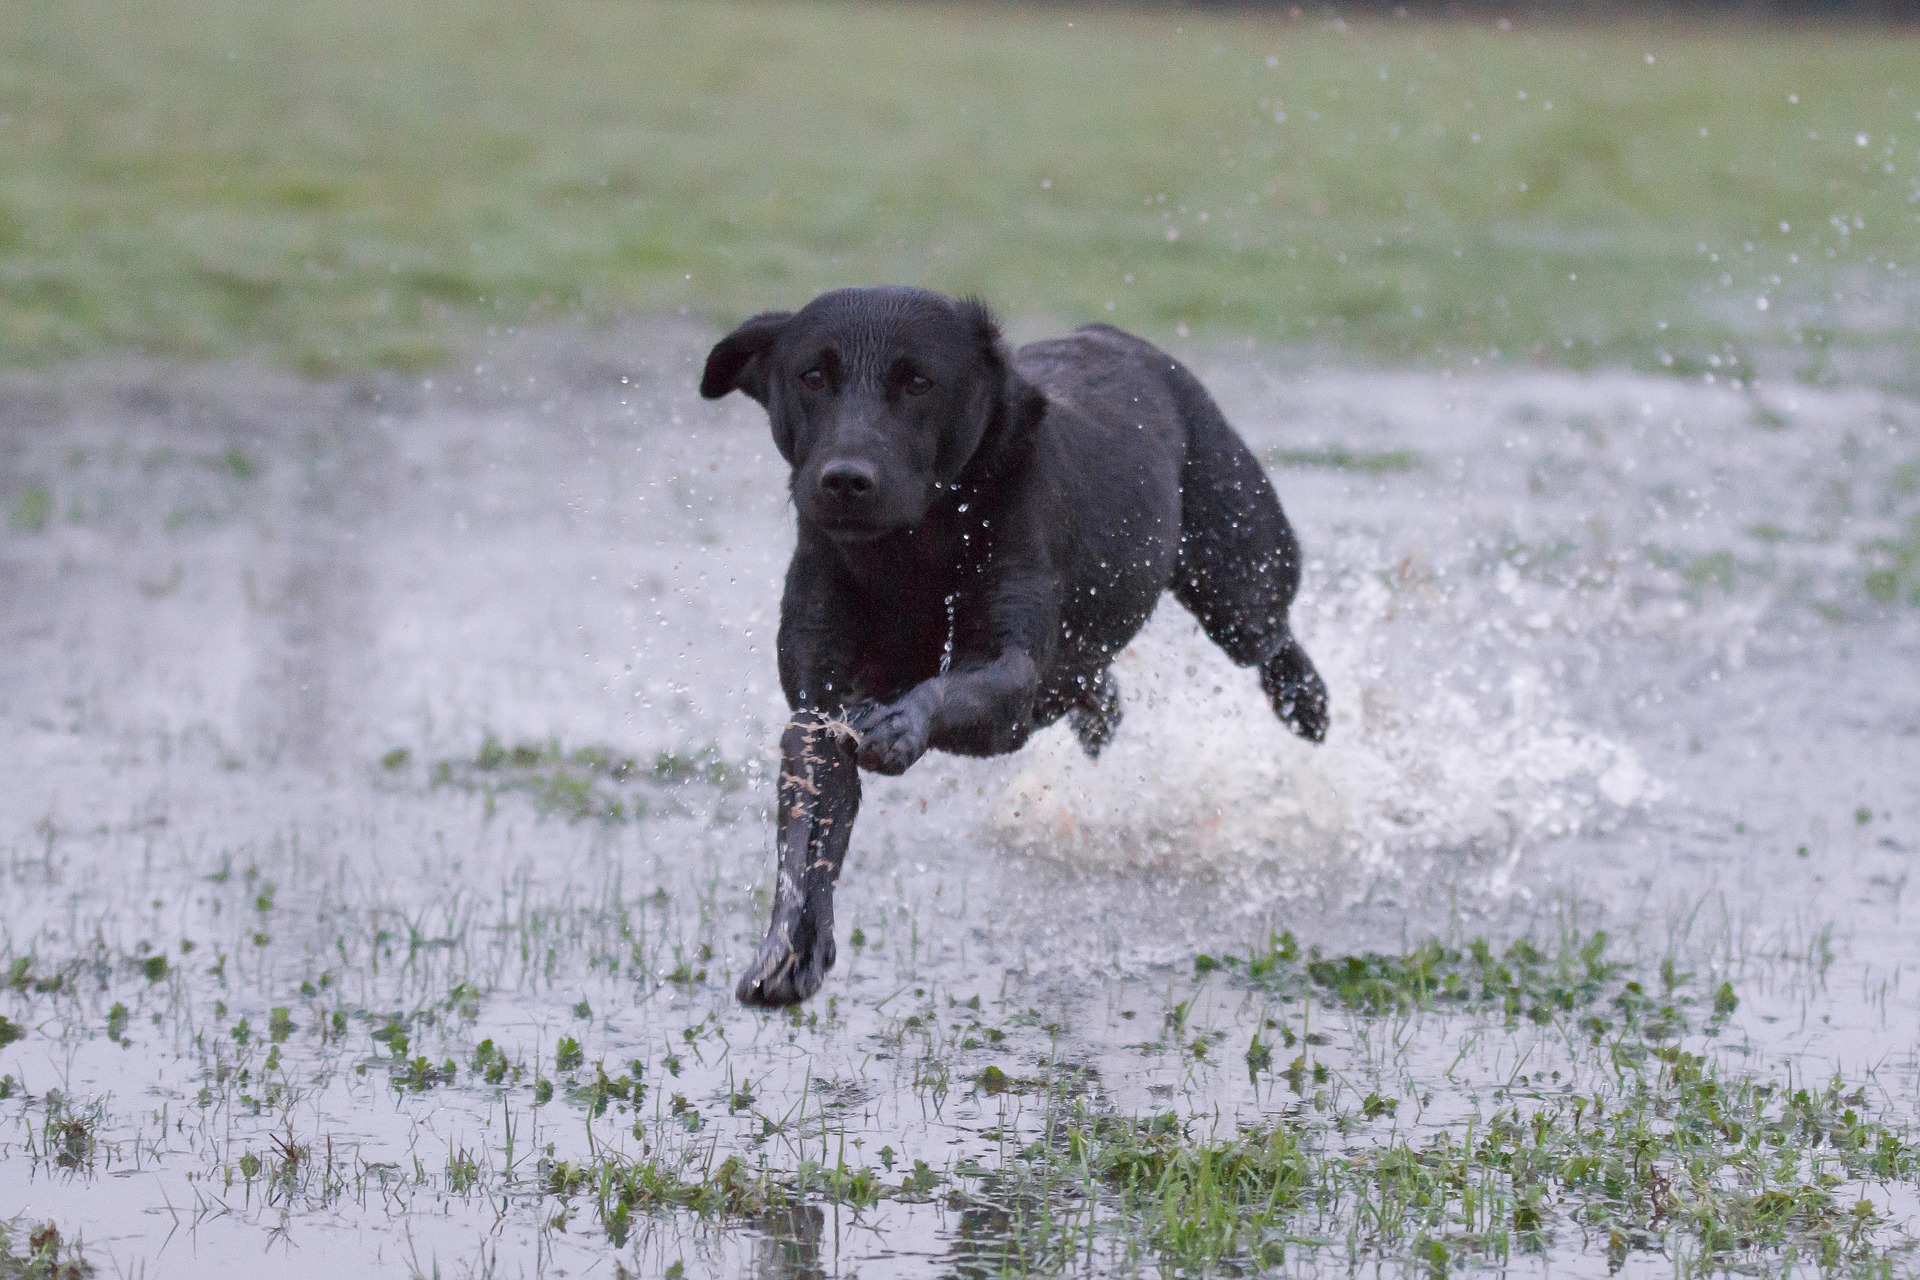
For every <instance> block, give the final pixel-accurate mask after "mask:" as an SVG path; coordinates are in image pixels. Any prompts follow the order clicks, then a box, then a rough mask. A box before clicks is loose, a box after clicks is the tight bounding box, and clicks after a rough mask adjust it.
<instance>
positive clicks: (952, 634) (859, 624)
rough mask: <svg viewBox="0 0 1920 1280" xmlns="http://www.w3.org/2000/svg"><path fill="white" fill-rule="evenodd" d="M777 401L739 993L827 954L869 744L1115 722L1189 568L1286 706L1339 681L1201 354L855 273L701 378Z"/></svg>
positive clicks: (1098, 730) (1294, 712)
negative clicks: (769, 610)
mask: <svg viewBox="0 0 1920 1280" xmlns="http://www.w3.org/2000/svg"><path fill="white" fill-rule="evenodd" d="M736 390H738V391H744V392H746V393H747V394H748V395H750V396H752V397H753V398H754V399H755V400H758V401H759V402H760V403H761V404H762V405H765V406H766V410H767V416H768V417H769V418H770V419H771V420H772V423H773V439H774V443H775V444H776V445H778V446H779V449H780V453H781V455H782V456H784V457H785V458H786V460H787V461H788V462H789V463H790V464H791V465H792V467H793V476H792V481H791V486H792V492H793V502H794V506H795V507H796V508H797V509H798V512H799V522H800V540H799V545H798V546H797V547H796V548H795V549H794V553H793V563H792V564H791V565H790V566H789V567H788V569H787V584H786V596H785V599H784V600H783V601H782V603H781V607H780V684H781V687H782V688H783V689H784V690H785V691H786V695H787V703H788V705H789V706H791V707H792V708H793V712H794V717H793V720H792V722H791V723H790V724H789V725H788V726H787V730H786V732H785V733H784V734H783V735H782V737H781V739H780V783H779V798H778V804H779V811H778V812H779V817H778V837H777V844H778V849H779V862H780V879H779V885H778V888H777V889H776V891H775V896H774V907H773V923H772V926H771V927H770V928H769V930H768V932H767V938H766V941H765V942H764V943H763V944H762V945H761V947H760V953H759V955H758V956H756V957H755V959H754V962H753V964H752V966H751V967H749V968H748V970H747V972H746V976H745V977H743V978H742V979H741V980H740V985H739V991H738V994H739V997H740V999H741V1000H743V1001H745V1002H747V1003H748V1004H758V1005H767V1006H779V1005H787V1004H794V1003H797V1002H798V1001H801V1000H804V999H806V998H807V997H808V996H810V995H812V994H813V993H814V992H815V991H816V990H818V989H819V986H820V983H821V980H822V979H823V978H824V977H825V976H826V972H827V970H828V969H829V968H831V967H832V966H833V958H834V948H833V887H834V883H835V881H836V879H837V878H838V876H839V873H840V864H841V861H842V859H844V858H845V856H846V852H847V841H848V838H849V836H850V835H851V834H852V830H853V819H854V815H855V813H857V812H858V810H859V808H860V775H859V769H860V768H866V769H871V770H874V771H875V772H878V773H887V774H897V773H900V772H903V771H904V770H905V769H906V768H907V767H908V766H909V765H911V764H912V763H913V762H914V761H915V760H918V759H919V758H920V757H921V756H922V755H923V754H925V753H926V751H927V749H928V748H929V747H938V748H939V749H940V750H942V751H952V752H957V753H959V754H961V755H971V756H987V755H998V754H1000V753H1002V752H1008V751H1014V750H1017V749H1018V748H1019V747H1020V745H1021V744H1022V743H1024V742H1025V741H1026V740H1027V738H1028V736H1029V735H1031V734H1032V733H1033V731H1034V730H1035V729H1038V728H1041V727H1043V726H1045V725H1049V724H1052V723H1053V722H1054V721H1055V720H1058V719H1059V718H1060V717H1061V716H1063V715H1065V716H1068V717H1069V718H1070V721H1071V723H1072V725H1073V729H1074V732H1075V733H1077V734H1078V735H1079V737H1080V742H1081V744H1082V745H1083V746H1084V747H1085V748H1086V750H1087V752H1088V753H1089V754H1095V753H1098V752H1099V750H1100V748H1101V747H1103V746H1105V745H1106V743H1107V741H1108V740H1109V739H1110V738H1111V737H1112V736H1113V731H1114V728H1115V727H1116V726H1117V725H1118V723H1119V720H1120V695H1119V692H1118V690H1117V689H1116V688H1115V687H1114V680H1113V676H1112V675H1111V673H1109V672H1108V670H1107V665H1108V663H1109V662H1111V661H1112V659H1113V656H1114V655H1115V654H1116V653H1118V652H1119V651H1120V649H1121V648H1122V647H1123V646H1124V645H1126V643H1127V642H1128V641H1129V640H1131V639H1132V638H1133V637H1134V635H1135V633H1137V632H1138V631H1139V630H1140V627H1141V625H1142V624H1144V623H1145V622H1146V620H1147V616H1148V615H1149V614H1151V613H1152V612H1153V608H1154V604H1155V603H1156V602H1157V601H1158V600H1159V598H1160V593H1161V592H1162V591H1164V590H1166V589H1167V588H1168V587H1171V588H1172V589H1173V594H1174V597H1175V598H1176V599H1177V600H1179V601H1180V603H1181V604H1183V605H1185V606H1186V607H1187V608H1188V609H1189V610H1190V611H1191V612H1192V613H1193V615H1194V616H1195V617H1196V618H1198V619H1199V620H1200V625H1201V626H1202V627H1203V628H1205V629H1206V632H1207V635H1208V636H1210V637H1211V638H1212V639H1213V641H1214V643H1216V644H1218V645H1219V646H1220V647H1221V648H1222V649H1224V650H1226V652H1227V655H1228V656H1229V657H1230V658H1232V659H1233V660H1234V661H1235V662H1237V663H1239V664H1240V665H1242V666H1258V667H1259V668H1260V683H1261V687H1262V688H1264V689H1265V690H1266V693H1267V696H1268V698H1269V699H1271V700H1272V702H1273V707H1274V710H1275V711H1276V712H1277V713H1278V714H1279V716H1280V718H1281V719H1282V720H1284V721H1285V722H1286V723H1287V724H1288V725H1289V726H1290V727H1292V729H1293V730H1294V731H1295V732H1296V733H1299V734H1301V735H1303V736H1304V737H1307V738H1311V739H1313V740H1315V741H1319V740H1320V739H1321V738H1322V737H1324V736H1325V734H1326V730H1327V691H1326V685H1325V684H1324V683H1322V682H1321V679H1320V676H1319V673H1318V672H1316V671H1315V670H1314V669H1313V663H1312V662H1311V661H1309V660H1308V658H1307V655H1306V652H1305V651H1304V650H1302V649H1301V647H1300V645H1299V643H1298V642H1297V641H1296V640H1295V639H1294V638H1293V633H1292V632H1291V631H1289V630H1288V628H1287V607H1288V606H1289V605H1290V604H1291V603H1292V601H1293V595H1294V591H1295V590H1296V588H1297V587H1298V586H1299V582H1300V556H1299V548H1298V546H1297V544H1296V543H1295V541H1294V537H1293V530H1292V528H1291V527H1289V525H1288V524H1287V518H1286V516H1285V515H1284V514H1283V513H1282V512H1281V510H1280V501H1279V499H1278V498H1277V497H1276V496H1275V495H1274V491H1273V486H1272V485H1271V484H1270V483H1269V482H1268V481H1267V477H1266V476H1265V474H1263V473H1262V472H1261V470H1260V464H1259V463H1258V462H1257V461H1255V459H1254V456H1253V454H1252V453H1251V452H1249V451H1248V449H1247V446H1246V445H1245V444H1243V443H1242V442H1241V440H1240V438H1239V437H1238V436H1237V435H1235V434H1234V432H1233V428H1231V427H1229V426H1228V425H1227V423H1226V420H1225V419H1224V418H1222V417H1221V416H1220V410H1219V409H1218V408H1216V407H1215V406H1214V403H1213V400H1212V398H1211V397H1209V396H1208V395H1207V393H1206V390H1205V389H1204V388H1203V387H1201V385H1200V383H1199V382H1198V381H1197V380H1196V379H1195V378H1194V376H1193V375H1192V374H1191V373H1188V372H1187V370H1186V369H1185V368H1183V367H1182V366H1181V365H1180V364H1179V363H1178V362H1177V361H1175V360H1173V359H1172V358H1170V357H1169V356H1167V355H1166V354H1165V353H1164V352H1161V351H1159V350H1157V349H1156V348H1154V347H1152V346H1150V345H1149V344H1147V343H1145V342H1143V341H1141V340H1140V339H1138V338H1135V337H1131V336H1129V335H1127V334H1125V333H1122V332H1120V331H1119V330H1118V329H1114V328H1110V327H1108V326H1106V325H1090V326H1088V327H1086V328H1084V329H1081V330H1079V331H1078V332H1076V333H1074V334H1072V335H1071V336H1069V337H1065V338H1056V339H1054V340H1052V341H1048V342H1036V343H1034V344H1032V345H1031V346H1026V347H1022V348H1021V349H1020V350H1019V351H1018V352H1017V353H1013V354H1011V355H1010V354H1009V353H1008V351H1007V348H1006V346H1005V345H1004V344H1003V343H1002V342H1001V339H1000V334H999V331H998V329H997V328H996V327H995V324H994V320H993V317H992V316H991V315H989V314H988V312H987V310H986V308H984V307H983V306H981V305H980V304H978V303H976V302H970V301H968V302H957V301H954V300H953V299H950V298H946V297H943V296H941V295H940V294H937V293H930V292H927V291H926V290H923V289H904V288H876V289H838V290H835V291H834V292H832V293H828V294H823V295H822V296H820V297H818V298H816V299H814V300H813V301H812V302H811V303H809V304H807V306H806V307H805V308H804V309H802V310H801V311H799V312H797V313H792V312H784V311H778V312H769V313H767V314H765V315H759V316H755V317H754V318H753V319H751V320H749V321H747V322H746V323H745V324H743V325H741V326H740V327H739V328H738V329H736V330H734V331H733V332H732V333H730V334H728V335H727V336H726V338H725V339H723V340H722V341H721V342H720V343H719V345H717V346H715V347H714V349H713V351H712V353H711V354H709V355H708V357H707V367H706V372H705V374H704V376H702V378H701V380H700V394H701V395H703V396H705V397H707V398H708V399H710V400H713V399H718V398H719V397H721V396H724V395H726V394H727V393H728V392H729V391H736Z"/></svg>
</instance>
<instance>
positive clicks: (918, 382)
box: [906, 373, 933, 396]
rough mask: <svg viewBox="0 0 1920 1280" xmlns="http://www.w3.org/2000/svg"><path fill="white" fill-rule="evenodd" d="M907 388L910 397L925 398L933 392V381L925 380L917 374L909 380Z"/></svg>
mask: <svg viewBox="0 0 1920 1280" xmlns="http://www.w3.org/2000/svg"><path fill="white" fill-rule="evenodd" d="M906 386H907V394H908V395H910V396H923V395H925V394H927V392H929V391H931V390H933V381H932V379H930V378H924V377H922V376H921V375H919V374H917V373H916V374H914V375H913V376H912V377H911V378H908V379H907V383H906Z"/></svg>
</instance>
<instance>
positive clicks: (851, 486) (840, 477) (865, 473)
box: [820, 459, 874, 500]
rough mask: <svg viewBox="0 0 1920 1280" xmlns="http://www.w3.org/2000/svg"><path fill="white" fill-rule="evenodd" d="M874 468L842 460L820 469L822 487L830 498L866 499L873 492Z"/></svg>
mask: <svg viewBox="0 0 1920 1280" xmlns="http://www.w3.org/2000/svg"><path fill="white" fill-rule="evenodd" d="M873 484H874V474H873V468H872V467H871V466H869V465H868V464H867V463H864V462H855V461H852V460H850V459H842V460H841V461H839V462H829V463H828V464H827V465H826V466H824V467H822V468H820V487H821V488H822V489H824V490H825V491H826V493H827V496H828V497H830V498H839V499H842V500H848V499H853V498H864V497H866V496H867V495H868V494H869V493H871V492H873Z"/></svg>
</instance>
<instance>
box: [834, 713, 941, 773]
mask: <svg viewBox="0 0 1920 1280" xmlns="http://www.w3.org/2000/svg"><path fill="white" fill-rule="evenodd" d="M853 731H854V732H855V733H856V734H858V735H859V736H860V767H861V768H863V769H870V770H872V771H873V772H874V773H885V774H902V773H905V772H906V771H907V767H908V766H909V765H911V764H912V763H913V762H914V761H915V760H918V759H919V758H920V757H921V756H923V755H925V754H927V739H928V737H929V736H930V735H931V734H932V732H933V716H932V714H931V713H929V712H928V711H926V710H924V709H923V708H922V707H921V706H920V704H919V703H918V702H916V701H915V700H914V699H913V698H912V697H911V696H908V697H905V698H902V699H900V701H898V702H891V703H888V704H886V705H885V706H877V707H869V708H867V709H866V710H865V711H863V712H861V713H860V714H859V715H858V716H856V717H855V718H854V721H853Z"/></svg>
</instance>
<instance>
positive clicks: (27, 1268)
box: [0, 1218, 94, 1280]
mask: <svg viewBox="0 0 1920 1280" xmlns="http://www.w3.org/2000/svg"><path fill="white" fill-rule="evenodd" d="M93 1273H94V1270H93V1264H92V1263H91V1262H89V1261H87V1257H86V1254H85V1252H84V1251H83V1250H82V1248H81V1245H80V1242H79V1241H77V1240H64V1239H62V1238H61V1235H60V1228H59V1227H58V1226H57V1225H55V1224H54V1223H51V1222H33V1221H29V1220H27V1219H21V1218H16V1219H14V1220H13V1221H11V1222H0V1280H81V1278H82V1277H83V1276H90V1275H92V1274H93Z"/></svg>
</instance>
